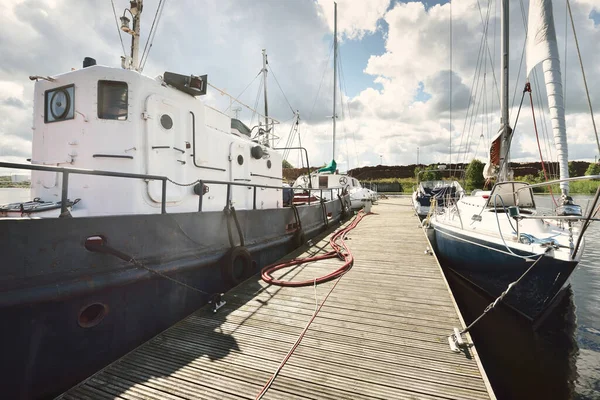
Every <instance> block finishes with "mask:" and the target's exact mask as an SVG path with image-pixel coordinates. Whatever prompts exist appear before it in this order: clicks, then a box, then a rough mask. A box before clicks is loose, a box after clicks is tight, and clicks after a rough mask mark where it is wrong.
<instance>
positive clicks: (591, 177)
mask: <svg viewBox="0 0 600 400" xmlns="http://www.w3.org/2000/svg"><path fill="white" fill-rule="evenodd" d="M587 180H590V181H597V180H600V175H585V176H575V177H573V178H566V179H556V180H553V181H548V182H542V183H534V184H527V186H524V187H522V188H520V189H518V190H517V192H518V191H519V190H523V189H525V188H535V187H543V186H550V185H554V184H556V183H561V182H574V181H587ZM525 183H526V182H525Z"/></svg>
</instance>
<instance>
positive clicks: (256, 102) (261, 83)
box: [250, 77, 264, 125]
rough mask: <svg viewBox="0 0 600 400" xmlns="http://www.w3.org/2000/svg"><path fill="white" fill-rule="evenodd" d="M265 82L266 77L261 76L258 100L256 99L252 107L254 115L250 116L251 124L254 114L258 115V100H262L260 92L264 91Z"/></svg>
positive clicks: (257, 94) (257, 93)
mask: <svg viewBox="0 0 600 400" xmlns="http://www.w3.org/2000/svg"><path fill="white" fill-rule="evenodd" d="M263 84H264V78H262V77H261V79H260V84H259V85H258V92H256V100H255V101H254V107H253V109H252V117H250V125H252V121H254V116H255V115H256V108H257V107H258V102H259V100H260V93H261V92H262V87H263Z"/></svg>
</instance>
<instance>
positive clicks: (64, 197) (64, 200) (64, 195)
mask: <svg viewBox="0 0 600 400" xmlns="http://www.w3.org/2000/svg"><path fill="white" fill-rule="evenodd" d="M0 168H11V169H19V170H29V171H47V172H60V173H62V188H61V190H62V192H61V205H60V213H61V215H63V214H64V213H66V212H67V207H68V197H69V196H68V194H69V175H70V174H78V175H97V176H112V177H116V178H130V179H142V180H151V181H161V182H162V193H161V201H160V204H161V214H166V213H167V202H166V198H167V182H172V183H174V184H177V183H176V182H173V181H172V180H171V179H169V178H168V177H166V176H160V175H148V174H134V173H129V172H116V171H102V170H90V169H82V168H65V167H53V166H48V165H37V164H29V165H28V164H19V163H8V162H0ZM207 184H211V185H214V184H216V185H227V197H226V204H225V206H228V205H229V204H230V200H231V187H232V186H246V187H248V188H253V191H254V193H253V209H254V210H256V189H257V188H263V189H278V190H284V189H290V190H296V189H295V188H292V187H286V186H270V185H258V184H253V183H248V182H227V181H213V180H201V179H200V180H197V181H195V182H193V183H191V184H187V185H180V186H192V185H199V186H198V188H199V189H198V190H196V189H194V193H196V194H197V195H198V197H199V200H198V211H199V212H200V211H202V197H203V195H204V194H205V193H207V192H208V190H206V189H207V188H208V186H206V185H207ZM342 189H343V188H342V187H336V188H327V189H312V188H303V189H302V190H304V191H308V192H309V196H308V204H309V205H310V203H311V200H310V194H311V193H312V192H313V191H320V197H321V199H322V198H323V192H324V191H325V192H327V191H329V192H330V195H331V198H332V199H333V191H334V190H335V191H336V192H337V194H340V193H341V190H342ZM319 201H320V200H319Z"/></svg>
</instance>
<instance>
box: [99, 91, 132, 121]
mask: <svg viewBox="0 0 600 400" xmlns="http://www.w3.org/2000/svg"><path fill="white" fill-rule="evenodd" d="M127 100H128V99H127V83H126V82H119V81H98V118H100V119H116V120H119V121H125V120H126V119H127V111H128V109H127Z"/></svg>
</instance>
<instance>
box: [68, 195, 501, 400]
mask: <svg viewBox="0 0 600 400" xmlns="http://www.w3.org/2000/svg"><path fill="white" fill-rule="evenodd" d="M372 211H373V212H374V214H371V215H368V216H366V217H365V218H364V219H363V220H362V221H361V222H360V223H359V225H358V227H357V228H356V229H355V230H353V231H352V232H350V233H349V234H348V239H347V242H346V243H347V244H348V246H349V247H350V248H351V250H352V252H353V254H354V257H355V262H354V266H353V268H352V269H351V270H350V271H349V272H348V273H347V274H346V275H344V276H343V277H342V278H341V280H340V281H339V283H338V284H337V286H336V287H335V289H334V290H333V292H332V293H331V295H330V296H329V298H328V299H327V301H326V302H325V305H324V306H323V308H322V309H321V311H320V313H319V314H318V315H317V317H316V319H315V320H314V322H313V323H312V325H311V326H310V328H309V329H308V331H307V333H306V336H305V337H304V339H303V341H302V342H301V344H300V345H299V347H298V348H297V349H296V351H295V352H294V353H293V355H292V356H291V358H290V359H289V361H288V362H287V364H286V365H285V366H284V367H283V369H282V370H281V372H280V374H279V376H278V377H277V378H276V379H275V381H274V383H273V385H272V386H271V388H270V389H269V390H268V391H267V393H266V395H265V396H264V397H263V398H264V399H286V400H287V399H331V400H339V399H434V398H435V399H438V398H443V399H490V398H492V399H494V398H495V397H494V394H493V392H492V390H491V387H490V385H489V382H488V381H487V377H486V376H485V372H484V371H483V368H482V366H481V363H480V360H479V358H478V356H477V353H476V350H475V348H474V347H472V348H471V349H470V350H468V351H467V352H466V353H458V354H457V353H453V352H451V351H450V348H449V346H448V340H447V337H448V335H449V334H450V333H451V332H452V329H453V327H463V326H464V322H463V321H462V317H461V316H460V313H459V311H458V308H457V306H456V304H455V302H454V300H453V297H452V294H451V292H450V290H449V288H448V285H447V282H446V280H445V278H444V276H443V274H442V271H441V269H440V267H439V264H438V262H437V260H436V258H435V256H433V255H431V254H426V253H425V250H426V249H427V248H428V246H429V243H428V241H427V238H426V236H425V234H424V233H423V232H422V230H420V229H419V228H418V226H419V221H418V219H417V217H416V216H415V215H414V211H413V209H412V207H411V206H410V199H408V198H395V199H387V200H381V201H380V202H379V204H378V205H376V206H374V207H373V209H372ZM315 241H316V242H317V243H316V244H315V245H314V246H312V247H310V248H308V249H306V248H304V249H303V250H301V251H304V254H303V255H304V256H306V255H314V254H318V253H323V252H325V251H327V247H328V246H327V244H328V238H325V239H322V240H320V241H317V240H315ZM296 255H297V254H296ZM339 266H340V261H338V260H335V259H330V260H326V261H321V262H319V263H312V264H307V265H303V266H299V267H296V268H290V269H289V270H287V271H283V272H281V273H280V274H277V273H276V274H274V275H275V276H276V277H279V276H282V275H284V274H285V277H286V278H288V279H293V280H304V279H312V278H314V277H318V276H321V275H324V274H326V273H328V272H331V271H333V270H334V269H336V268H337V267H339ZM334 283H335V281H332V282H328V283H325V284H321V285H318V286H317V287H316V289H315V287H312V286H310V287H302V288H292V287H278V286H269V285H268V284H266V283H265V282H263V281H262V280H260V278H259V277H254V278H252V279H250V280H248V281H246V282H244V283H242V284H241V285H239V286H238V287H236V288H234V289H233V290H231V291H230V292H228V293H227V294H226V295H225V296H224V299H225V300H226V301H227V304H226V305H225V306H224V307H223V308H221V309H220V310H219V311H218V312H217V313H214V314H213V313H212V312H211V310H210V309H209V308H208V307H204V308H202V309H200V310H198V311H197V312H195V313H194V314H192V315H190V316H189V317H187V318H185V319H184V320H182V321H181V322H179V323H178V324H176V325H175V326H173V327H172V328H170V329H168V330H166V331H165V332H163V333H161V334H160V335H158V336H156V337H155V338H154V339H152V340H150V341H149V342H147V343H146V344H144V345H142V346H140V347H139V348H137V349H136V350H134V351H133V352H131V353H129V354H128V355H126V356H125V357H123V358H121V359H120V360H118V361H116V362H114V363H113V364H111V365H109V366H108V367H107V368H105V369H103V370H102V371H100V372H98V373H97V374H96V375H94V376H92V377H90V378H89V379H87V380H86V381H84V382H82V383H81V384H80V385H78V386H76V387H74V388H72V389H71V390H69V391H68V392H66V393H64V394H63V395H62V396H61V397H60V398H61V399H83V398H85V399H114V398H117V399H129V400H135V399H173V400H175V399H255V398H256V396H257V394H258V393H259V392H260V390H261V389H262V387H263V386H264V385H265V384H266V383H267V381H268V380H269V379H270V377H271V375H272V374H273V372H274V371H275V370H276V368H277V367H278V366H279V364H280V363H281V361H282V360H283V358H284V357H285V356H286V354H287V352H288V351H289V349H290V348H291V346H292V345H293V344H294V342H295V341H296V339H297V338H298V336H299V335H300V333H301V332H302V330H303V329H304V327H305V326H306V324H307V322H308V320H309V319H310V317H311V316H312V315H313V313H314V311H315V306H316V303H315V295H316V298H317V301H318V302H319V303H320V302H321V301H322V300H323V298H324V297H325V296H326V294H327V292H328V291H329V289H330V288H331V286H332V285H333V284H334ZM468 339H469V341H470V338H468Z"/></svg>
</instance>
